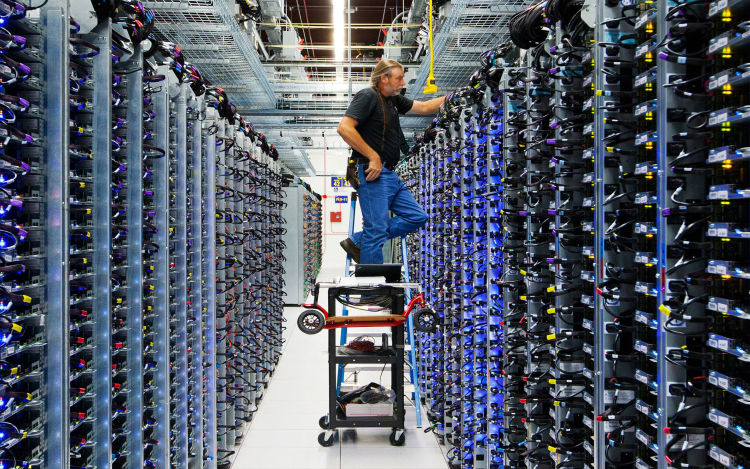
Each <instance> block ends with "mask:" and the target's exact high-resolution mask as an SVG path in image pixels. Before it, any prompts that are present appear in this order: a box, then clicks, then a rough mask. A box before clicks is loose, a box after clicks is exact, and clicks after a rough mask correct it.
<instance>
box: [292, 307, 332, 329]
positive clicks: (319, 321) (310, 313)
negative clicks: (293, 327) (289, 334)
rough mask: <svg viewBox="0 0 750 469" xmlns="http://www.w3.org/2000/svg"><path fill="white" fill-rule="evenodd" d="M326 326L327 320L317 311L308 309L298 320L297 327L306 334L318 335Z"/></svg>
mask: <svg viewBox="0 0 750 469" xmlns="http://www.w3.org/2000/svg"><path fill="white" fill-rule="evenodd" d="M325 325H326V318H325V316H323V313H321V312H320V311H318V310H317V309H306V310H305V311H303V312H302V314H300V315H299V317H298V318H297V327H299V330H301V331H302V332H304V333H305V334H311V335H312V334H317V333H318V332H320V331H322V330H323V328H324V327H325Z"/></svg>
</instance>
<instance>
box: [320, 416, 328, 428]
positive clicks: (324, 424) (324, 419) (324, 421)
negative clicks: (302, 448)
mask: <svg viewBox="0 0 750 469" xmlns="http://www.w3.org/2000/svg"><path fill="white" fill-rule="evenodd" d="M318 425H319V426H320V428H322V429H323V430H328V415H324V416H322V417H320V419H319V420H318Z"/></svg>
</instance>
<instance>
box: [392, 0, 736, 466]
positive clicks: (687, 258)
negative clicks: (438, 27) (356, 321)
mask: <svg viewBox="0 0 750 469" xmlns="http://www.w3.org/2000/svg"><path fill="white" fill-rule="evenodd" d="M571 4H573V5H572V6H571V5H569V4H568V3H567V2H559V1H549V2H544V3H540V4H539V5H535V6H533V7H531V8H529V9H527V10H524V11H523V12H521V13H519V14H518V15H516V17H514V18H513V20H512V21H511V23H512V24H511V26H510V32H511V38H512V40H513V41H515V43H516V44H517V45H518V46H519V47H520V48H521V49H525V50H521V51H520V54H519V53H518V52H519V51H514V50H512V47H510V48H509V47H507V46H506V45H501V46H500V47H499V48H498V49H499V50H502V51H503V53H504V55H503V54H501V55H498V56H497V58H501V59H503V60H502V61H499V62H498V60H494V64H493V65H492V66H489V67H486V66H485V68H483V69H482V70H480V72H479V73H478V74H477V75H475V76H474V77H472V81H471V82H470V87H471V89H473V90H474V91H473V93H482V94H483V99H484V102H485V106H486V107H487V108H488V109H492V112H493V113H494V116H495V117H494V118H491V119H484V120H483V121H482V122H481V125H483V126H484V127H485V129H483V130H484V132H482V133H485V132H486V134H488V136H489V137H488V138H489V139H490V142H491V144H490V145H489V146H488V147H487V148H488V149H487V153H488V154H489V158H488V159H487V158H485V159H478V160H477V161H483V160H486V161H487V165H488V174H489V178H490V179H489V180H490V184H492V181H493V180H492V176H493V175H500V177H502V180H501V181H499V182H500V183H501V186H500V187H499V188H498V189H495V190H492V189H490V190H489V191H488V192H487V193H486V197H485V199H486V203H487V204H488V217H489V218H488V220H489V224H488V225H487V233H488V234H489V239H488V245H489V246H488V252H489V255H488V266H487V267H486V270H487V275H488V276H490V277H496V276H497V275H498V274H497V273H496V271H495V270H494V269H496V268H497V267H499V266H498V260H497V259H493V253H494V251H493V248H495V245H494V244H493V241H492V233H493V232H495V231H496V230H497V229H498V228H500V229H502V233H503V234H502V236H503V240H502V250H501V252H502V271H501V274H500V276H499V279H498V280H495V281H492V280H491V281H489V282H488V284H487V285H488V293H489V296H488V299H487V301H488V302H489V304H488V306H489V313H490V314H489V336H488V338H487V340H486V343H487V346H488V355H487V358H486V360H487V361H486V363H487V367H488V368H487V369H488V372H487V374H486V375H487V377H488V378H489V379H488V381H489V380H490V379H491V378H492V377H493V370H497V373H498V374H499V375H500V376H501V377H502V390H503V406H502V411H501V410H500V409H499V408H498V407H497V406H496V407H492V403H491V402H492V401H488V403H489V407H488V414H487V423H488V427H487V428H488V435H487V436H488V439H487V440H486V443H484V442H482V440H479V439H474V447H472V445H470V444H467V441H466V437H467V436H468V434H469V433H470V432H469V431H468V428H467V424H468V425H472V426H473V425H474V422H473V419H472V417H471V416H470V414H469V413H468V409H471V408H474V409H477V408H479V409H483V407H481V406H482V404H483V402H482V401H481V400H478V399H477V396H476V395H475V394H474V395H471V394H469V393H468V392H467V389H468V388H467V387H466V384H467V383H471V382H472V380H474V379H476V376H474V377H472V376H471V375H470V374H468V375H467V374H464V373H461V372H457V369H461V370H464V368H463V367H464V366H466V364H467V361H463V360H464V357H466V355H465V354H466V352H467V351H468V349H467V347H466V346H467V344H468V341H466V340H462V341H461V342H460V346H459V345H458V344H457V341H456V340H455V338H456V337H461V338H462V339H464V338H465V335H463V334H465V333H466V332H467V330H466V329H465V326H466V325H467V324H466V323H462V322H460V321H456V320H455V315H456V311H457V310H456V308H457V307H462V308H463V309H464V311H467V310H468V309H467V306H468V305H467V303H465V302H464V301H463V300H464V299H465V298H461V297H459V298H456V299H455V301H454V298H452V294H453V293H454V292H455V291H461V289H460V288H461V286H464V287H465V286H466V284H467V283H468V282H467V280H468V275H469V272H470V271H471V267H470V265H471V264H470V262H471V261H469V262H467V254H468V253H472V254H473V252H472V249H473V247H474V244H473V243H467V241H469V240H471V239H472V238H471V237H468V236H467V235H468V234H469V233H470V231H469V227H470V226H472V228H473V229H474V230H472V231H471V232H473V233H476V228H481V225H477V224H476V218H475V213H476V212H474V210H475V209H476V206H475V201H474V200H473V199H472V191H476V187H477V186H476V182H477V181H476V179H475V180H472V179H471V178H469V177H467V176H468V171H467V170H468V167H467V163H469V161H470V160H469V159H468V158H462V159H461V160H460V162H459V163H458V164H457V160H456V156H464V155H466V154H467V153H468V151H467V150H468V149H469V148H472V149H473V148H474V146H475V145H476V140H475V137H474V134H461V133H460V132H458V131H457V130H458V129H459V128H461V129H464V130H465V128H466V127H464V125H465V124H470V123H471V122H472V119H471V114H470V113H471V111H470V106H469V105H468V103H467V102H466V100H465V99H464V100H463V101H462V100H461V99H463V97H464V96H465V95H466V93H469V92H467V91H466V89H462V90H459V91H458V95H459V96H461V97H462V98H461V99H455V98H456V94H455V93H454V94H452V95H449V102H450V104H449V105H448V106H446V109H444V110H443V111H444V112H443V113H441V114H440V115H439V117H438V120H437V123H436V125H433V126H431V127H430V128H428V130H427V131H426V132H425V134H424V135H423V136H422V137H421V138H418V139H417V145H416V146H415V148H414V149H413V152H412V156H411V157H410V159H409V160H407V162H406V163H404V164H403V166H402V168H403V169H402V174H403V176H404V178H405V179H406V180H407V181H409V186H410V188H412V190H413V191H414V192H415V193H416V194H417V198H418V201H419V202H420V203H421V204H422V205H423V207H424V208H425V210H426V212H427V213H428V216H429V220H428V224H427V226H426V228H425V231H424V233H422V234H420V235H417V236H415V237H413V238H412V239H411V240H410V241H409V242H410V246H413V247H414V248H413V249H412V256H411V257H412V258H411V259H410V260H409V261H410V262H411V263H412V264H413V267H412V271H414V272H417V273H418V274H419V279H420V281H422V282H423V283H424V285H425V291H426V292H427V294H428V298H429V299H430V301H432V302H433V304H435V305H436V309H437V311H438V313H439V314H441V317H442V318H443V323H442V324H443V328H442V330H441V331H440V333H439V334H435V335H433V336H430V335H421V334H420V336H419V337H418V342H417V343H418V348H419V354H420V357H422V360H423V362H424V366H423V376H424V378H423V381H422V382H421V383H420V386H422V388H423V392H424V396H425V401H426V403H427V408H428V415H429V416H430V419H431V420H432V421H433V423H434V424H435V425H436V430H437V431H438V432H439V433H440V432H444V434H445V441H446V442H447V443H448V446H449V448H448V451H449V457H450V456H454V455H455V457H452V458H451V460H452V463H453V464H454V465H455V466H459V465H460V466H461V467H480V464H482V459H483V458H484V457H487V459H488V463H489V467H501V466H503V465H504V466H505V467H552V466H553V465H554V466H556V467H580V468H583V467H637V468H651V467H653V468H657V467H658V468H670V467H741V466H744V465H745V464H746V463H747V460H748V458H747V451H746V447H747V444H748V441H750V440H749V439H748V437H747V434H746V432H745V431H744V426H743V423H744V419H743V417H742V415H743V414H744V413H746V411H747V409H746V407H745V406H746V404H745V403H746V402H747V401H748V399H747V393H746V391H745V387H744V385H745V381H746V380H744V378H743V376H744V374H745V372H746V371H747V370H746V366H745V362H746V361H747V357H748V355H747V353H746V352H745V350H746V344H745V340H744V338H743V335H744V334H745V333H746V329H747V325H746V319H747V315H746V314H745V313H744V311H745V309H744V303H745V300H746V298H745V296H744V294H742V293H740V292H742V291H744V290H743V289H744V288H745V283H744V282H746V278H747V276H746V274H745V272H746V269H745V267H744V265H745V264H746V263H747V246H746V244H745V241H742V238H743V236H745V235H746V233H747V230H746V228H745V224H746V219H747V210H746V206H745V203H746V202H745V200H746V194H747V192H746V190H745V188H746V187H747V184H748V182H747V174H746V167H745V164H746V162H745V160H746V156H747V151H746V149H747V138H748V137H747V125H746V120H747V118H748V117H747V116H748V114H747V110H746V109H745V107H743V106H744V104H745V101H746V100H747V73H748V72H747V70H746V66H745V65H743V64H744V63H745V62H746V61H747V59H746V57H747V55H746V43H747V41H748V34H747V31H746V25H745V23H744V22H745V21H746V20H747V14H748V11H749V10H748V6H749V5H748V4H747V2H744V1H734V2H732V1H729V2H727V1H716V2H709V3H705V4H704V3H702V2H667V1H657V2H632V1H622V2H593V3H591V4H586V5H585V6H584V8H583V11H582V14H581V13H580V11H578V10H577V8H580V7H581V6H582V5H581V4H580V3H578V4H575V3H574V2H571ZM566 8H567V9H566ZM489 52H491V51H488V53H489ZM486 54H487V53H486ZM485 57H486V55H483V60H484V58H485ZM483 65H485V64H484V63H483ZM498 75H499V76H500V77H501V78H500V80H499V87H497V88H496V89H495V88H494V84H495V83H497V81H498V80H497V76H498ZM482 85H486V86H487V89H483V88H482ZM488 90H492V93H490V92H489V91H488ZM493 94H496V95H497V96H493ZM454 115H461V116H463V117H465V119H463V122H461V121H459V123H458V125H456V124H455V122H454V121H452V116H454ZM493 122H494V123H495V124H494V125H495V128H497V127H498V124H499V125H500V126H501V127H500V129H501V135H502V139H501V143H502V145H498V143H500V141H495V142H494V143H492V142H493V140H492V135H493V129H492V125H493V124H492V123H493ZM494 132H497V130H494ZM494 135H497V133H494ZM500 152H502V162H501V165H499V166H493V165H494V164H495V163H493V158H492V156H493V155H494V154H496V153H500ZM493 167H494V168H502V169H501V170H500V171H501V172H497V170H496V171H495V172H493ZM473 169H474V170H475V171H476V169H477V168H476V167H474V168H473ZM480 171H481V170H480ZM457 172H460V174H461V175H462V177H461V179H458V178H456V174H457ZM446 185H447V187H446ZM494 192H499V193H500V195H501V197H502V208H501V210H502V211H501V213H500V215H501V218H498V220H500V221H502V226H501V227H500V226H495V225H493V223H492V219H493V210H492V208H493V197H494ZM473 193H474V194H476V192H473ZM459 207H460V209H459ZM439 217H440V218H442V219H443V220H444V221H442V222H441V221H440V219H439ZM469 221H471V223H472V224H471V225H470V224H469ZM459 227H460V229H462V230H466V231H463V233H461V234H462V235H463V236H462V237H461V238H460V239H459V236H460V235H459V233H460V232H459V230H458V229H457V228H459ZM446 233H449V234H450V235H449V236H446ZM451 238H452V239H451ZM417 246H418V247H419V248H420V249H416V247H417ZM415 251H416V252H415ZM451 261H454V262H456V263H455V264H452V263H451ZM459 262H460V263H462V265H458V263H459ZM453 271H458V272H460V274H461V280H460V282H457V281H456V279H455V277H454V275H455V274H453V273H452V272H453ZM462 284H463V285H462ZM495 286H501V287H502V291H503V294H502V304H501V305H498V304H496V303H495V300H496V299H499V297H497V296H496V297H495V299H493V297H492V293H493V291H494V292H497V290H493V289H494V288H495ZM464 293H465V291H464ZM495 294H496V295H497V293H495ZM473 306H474V307H475V309H473V310H472V318H474V319H475V322H474V327H475V329H474V331H476V324H477V321H478V318H481V317H482V315H481V311H482V309H481V307H482V306H483V305H481V304H479V305H477V304H474V305H473ZM498 306H499V308H497V309H498V310H499V311H493V308H496V307H498ZM493 317H497V318H498V319H499V318H500V317H501V318H502V324H503V329H502V330H503V337H502V342H501V344H502V358H503V360H502V362H501V363H500V364H499V365H496V364H495V363H496V362H495V361H494V360H493V358H494V357H493V353H496V352H493V335H492V333H493V329H494V328H493ZM495 330H497V329H495ZM475 338H476V335H475ZM477 358H478V355H476V354H475V355H474V356H473V360H474V361H473V365H472V367H473V372H474V373H478V374H479V376H480V377H481V376H482V373H483V372H482V371H481V370H482V368H481V367H482V366H483V365H484V364H483V363H482V364H480V365H479V366H478V362H477ZM483 360H484V359H482V360H480V361H483ZM443 393H444V394H443ZM489 395H490V397H491V395H492V389H491V388H490V389H489ZM457 413H458V415H457ZM477 415H479V414H477ZM500 419H502V420H500ZM480 421H481V420H480ZM501 421H502V424H503V430H502V433H501V435H499V437H498V438H497V439H494V438H493V435H495V433H494V432H495V430H494V428H495V427H493V424H497V423H498V422H501ZM473 428H481V424H480V426H479V427H473ZM480 442H481V443H480ZM485 444H486V448H487V450H484V446H485ZM467 450H470V451H471V452H472V457H469V455H468V454H465V451H467ZM484 451H488V452H487V453H485V452H484ZM459 454H460V457H459V456H458V455H459ZM498 456H500V458H497V457H498Z"/></svg>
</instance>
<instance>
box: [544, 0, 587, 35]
mask: <svg viewBox="0 0 750 469" xmlns="http://www.w3.org/2000/svg"><path fill="white" fill-rule="evenodd" d="M581 7H583V1H582V0H549V1H548V2H547V6H545V7H544V13H545V15H547V19H549V21H550V23H557V22H558V21H562V23H563V25H565V29H567V30H570V29H571V28H570V22H571V21H572V20H573V19H575V18H576V17H580V15H581Z"/></svg>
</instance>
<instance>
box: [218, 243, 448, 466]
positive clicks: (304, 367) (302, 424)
mask: <svg viewBox="0 0 750 469" xmlns="http://www.w3.org/2000/svg"><path fill="white" fill-rule="evenodd" d="M331 250H334V252H330V251H331ZM323 256H324V258H323V265H322V268H321V273H320V274H319V277H318V279H319V280H331V279H334V278H335V277H338V276H341V272H342V270H343V265H344V256H343V251H340V250H339V248H338V243H335V244H334V243H329V246H328V249H327V252H325V253H324V254H323ZM321 298H326V296H325V294H321ZM301 310H302V309H301V308H298V307H287V308H286V309H285V311H284V315H285V316H286V318H287V322H286V326H287V329H286V331H285V338H286V340H287V341H286V343H285V345H284V353H283V354H282V357H281V360H280V362H279V365H278V368H277V371H276V372H275V373H274V376H273V378H272V379H271V383H270V385H269V386H268V389H266V393H265V396H264V398H263V401H262V404H261V405H260V408H259V410H258V412H257V413H256V415H255V418H254V419H253V421H252V423H251V424H250V425H249V427H247V428H248V430H247V432H246V435H245V438H244V442H243V444H242V446H241V447H240V450H239V452H238V454H237V456H236V459H235V462H234V464H233V465H232V468H233V469H272V468H273V469H355V468H356V469H384V468H388V469H445V468H446V467H447V464H446V462H445V458H444V456H443V454H442V452H441V450H440V447H439V446H438V443H437V440H436V438H435V437H434V435H433V434H432V433H427V434H425V433H424V432H423V430H422V429H419V428H416V417H415V412H414V407H412V406H407V408H406V426H407V430H406V444H405V445H404V446H402V447H394V446H391V445H390V444H389V443H388V435H389V434H390V430H388V429H382V430H380V429H359V430H357V432H356V434H357V439H356V441H352V439H351V438H350V437H348V435H347V436H345V435H344V431H343V430H342V431H340V432H339V436H341V437H343V440H344V441H340V439H337V442H336V444H334V446H332V447H330V448H323V447H321V446H320V445H319V444H318V441H317V437H318V433H320V431H321V430H320V428H319V427H318V419H319V418H320V417H321V416H322V415H324V414H325V413H326V411H327V409H326V407H327V405H326V402H327V400H326V396H327V390H328V374H327V366H328V364H327V359H328V356H327V351H326V345H327V342H326V339H327V335H326V333H320V334H317V335H313V336H308V335H305V334H303V333H302V332H300V331H299V329H297V326H296V320H297V316H298V314H299V312H300V311H301ZM386 373H387V372H386ZM363 374H364V373H363ZM378 375H379V373H374V377H373V378H372V379H377V378H378ZM365 379H368V380H369V379H371V378H370V376H369V373H368V374H367V376H363V377H362V378H361V379H360V380H359V382H360V383H362V384H366V382H365V381H364V380H365ZM383 381H384V382H385V381H386V380H385V378H384V379H383ZM368 382H369V381H368ZM428 425H429V424H428V423H427V421H426V419H424V420H423V428H426V427H427V426H428ZM347 433H348V432H347Z"/></svg>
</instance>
